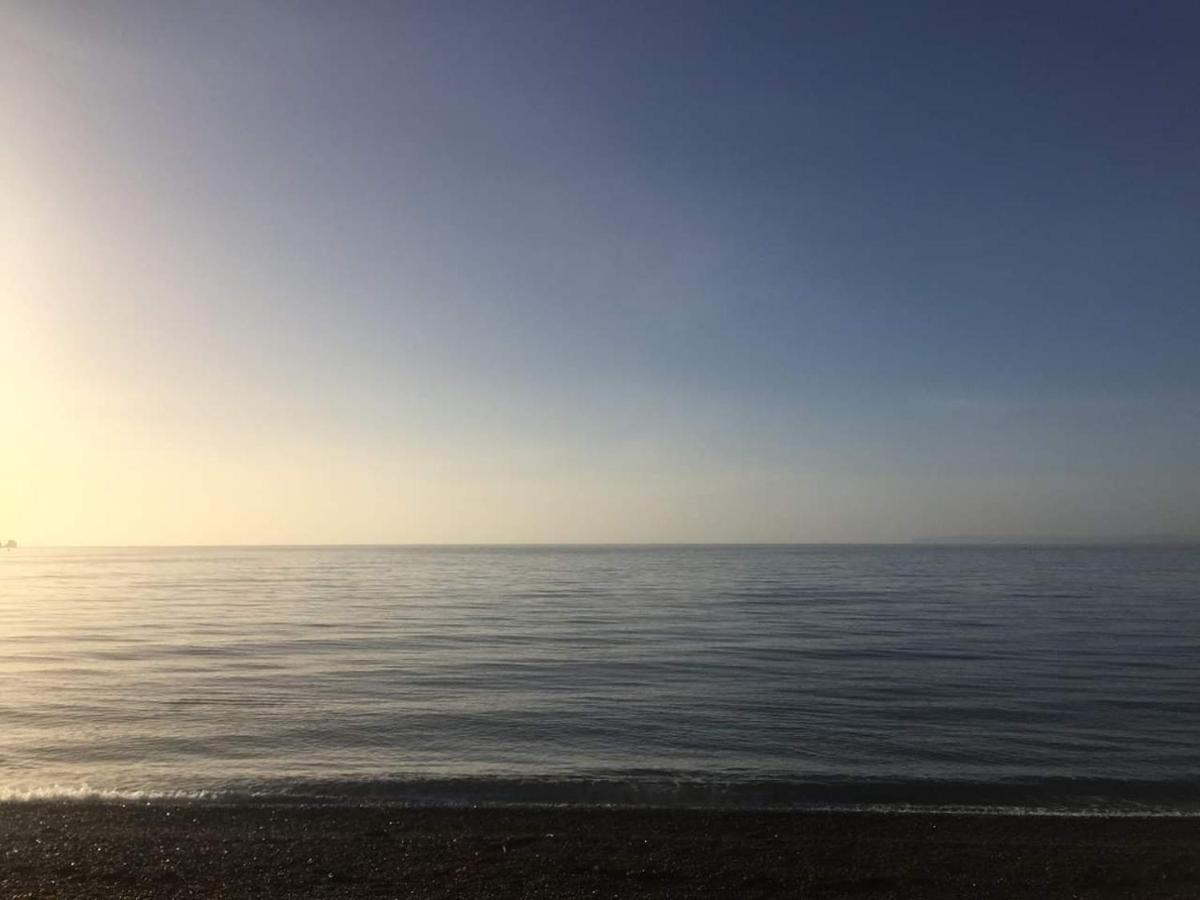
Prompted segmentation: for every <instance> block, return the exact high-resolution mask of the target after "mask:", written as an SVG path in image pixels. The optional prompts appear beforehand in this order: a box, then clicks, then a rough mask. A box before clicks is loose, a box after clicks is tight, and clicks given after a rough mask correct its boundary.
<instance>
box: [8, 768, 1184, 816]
mask: <svg viewBox="0 0 1200 900" xmlns="http://www.w3.org/2000/svg"><path fill="white" fill-rule="evenodd" d="M20 802H25V803H28V802H123V803H128V802H132V803H159V802H162V803H223V804H231V803H252V804H288V805H291V804H302V805H346V804H349V805H381V804H388V805H399V806H412V807H474V806H489V807H505V806H528V807H569V808H643V809H646V808H658V809H722V810H764V811H765V810H793V811H839V810H841V811H873V812H891V813H904V812H921V813H973V814H980V813H983V814H1018V815H1072V816H1146V815H1153V816H1200V779H1186V780H1183V779H1179V780H1171V781H1126V780H1116V779H1105V778H1068V777H1053V778H1042V779H1027V780H1021V781H991V782H983V781H963V780H936V779H893V780H884V779H854V780H850V779H846V780H821V781H811V780H810V781H795V780H782V779H778V780H770V779H769V780H758V781H745V780H737V781H719V780H710V779H704V778H696V777H689V776H686V775H684V776H669V775H662V774H654V775H633V776H622V777H594V778H593V777H578V778H558V779H546V778H511V777H483V778H436V777H417V778H408V777H404V778H376V779H345V780H338V779H329V780H274V781H257V782H237V783H231V784H228V785H226V786H223V787H216V788H202V789H188V790H184V789H162V788H149V787H147V788H138V787H135V788H107V787H95V786H92V785H89V784H86V783H85V784H80V785H61V784H53V785H47V786H34V787H28V786H9V787H3V786H0V803H20Z"/></svg>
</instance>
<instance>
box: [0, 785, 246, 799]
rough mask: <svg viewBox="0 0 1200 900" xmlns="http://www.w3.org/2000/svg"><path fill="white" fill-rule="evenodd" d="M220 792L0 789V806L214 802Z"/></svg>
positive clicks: (60, 787) (89, 787)
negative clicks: (11, 804)
mask: <svg viewBox="0 0 1200 900" xmlns="http://www.w3.org/2000/svg"><path fill="white" fill-rule="evenodd" d="M224 793H225V792H223V791H213V790H192V791H186V790H163V789H151V788H133V789H122V788H103V787H93V786H92V785H90V784H74V785H71V784H49V785H38V786H32V787H27V786H22V785H17V786H7V787H0V803H45V802H81V803H87V802H96V801H103V802H113V803H116V802H130V803H139V802H152V801H174V802H181V803H182V802H189V801H200V800H217V799H219V798H221V797H222V796H224Z"/></svg>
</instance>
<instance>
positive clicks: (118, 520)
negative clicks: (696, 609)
mask: <svg viewBox="0 0 1200 900" xmlns="http://www.w3.org/2000/svg"><path fill="white" fill-rule="evenodd" d="M0 11H2V19H0V115H2V116H3V119H2V120H0V121H2V122H3V128H2V131H3V133H4V134H5V140H4V144H5V145H6V146H5V148H4V149H3V150H0V165H2V166H3V168H0V177H2V178H4V183H5V184H6V185H7V187H6V188H5V193H6V195H7V196H9V197H11V198H13V199H12V202H11V203H9V204H7V206H8V208H7V209H5V210H4V211H3V212H0V228H2V229H3V230H2V231H0V239H3V240H4V241H5V242H6V245H7V252H5V254H4V256H3V257H0V266H3V267H4V268H0V272H4V274H3V278H4V280H3V281H0V291H3V294H0V304H3V306H4V310H3V311H4V313H5V316H6V317H7V321H8V322H9V323H10V328H9V342H8V344H7V345H0V346H3V347H6V349H7V354H8V364H7V366H6V369H5V371H4V376H5V378H6V379H7V381H8V383H9V384H10V385H14V386H15V387H16V388H17V390H14V392H13V393H19V394H20V395H21V396H24V397H26V398H32V399H26V401H25V402H24V403H19V402H18V403H16V407H15V411H14V410H10V415H11V416H15V417H16V418H15V419H14V422H13V424H14V426H15V429H14V430H19V431H20V433H21V434H22V435H23V437H21V438H19V439H18V440H17V442H16V444H15V445H14V446H12V447H10V449H9V451H8V454H9V457H10V458H9V459H8V460H7V465H6V469H7V475H8V478H9V481H10V484H8V485H7V486H6V488H5V493H4V494H3V495H0V528H10V529H11V530H13V532H14V534H18V535H19V534H24V533H28V534H29V535H30V536H31V538H34V539H41V540H45V541H63V542H89V541H99V542H118V543H119V542H124V541H139V542H141V541H146V542H160V541H161V542H173V541H183V542H191V541H196V542H207V541H213V542H226V541H274V540H280V541H392V540H395V541H425V540H429V541H443V540H447V541H458V540H462V541H476V540H499V541H509V540H511V541H523V540H535V541H536V540H549V541H553V540H596V541H605V540H615V541H623V540H662V541H670V540H715V541H719V540H782V541H788V540H800V541H804V540H905V539H908V538H910V537H917V536H921V535H928V534H960V533H974V534H981V535H986V534H997V533H1004V534H1046V533H1051V534H1072V535H1097V534H1129V533H1141V532H1184V533H1189V534H1194V535H1200V512H1198V510H1200V116H1198V114H1197V113H1198V110H1200V53H1198V52H1197V48H1198V47H1200V5H1197V4H1195V3H1193V2H1177V3H1162V2H1148V3H1122V4H1108V3H1098V2H1089V3H1077V4H1076V3H1046V2H1039V3H1020V2H1013V3H988V4H972V3H959V4H945V3H919V2H917V3H904V4H900V3H845V2H838V3H834V2H830V3H807V4H767V3H721V4H717V3H702V2H687V3H667V2H655V3H646V2H638V3H624V2H607V3H583V2H579V3H573V2H562V3H458V2H450V0H442V2H430V3H367V2H356V3H284V2H250V0H238V2H204V3H173V2H165V3H164V2H158V0H155V2H149V0H147V2H98V0H97V2H82V0H81V2H76V3H59V2H47V0H37V2H24V0H0ZM0 252H4V245H0ZM5 258H7V260H8V262H7V264H4V259H5ZM4 269H7V271H4ZM80 448H88V451H87V452H84V451H82V450H81V449H80ZM97 448H98V449H97ZM93 450H94V451H95V452H92V451H93ZM73 498H74V499H73ZM81 498H83V499H81ZM5 505H7V507H8V515H5V512H4V507H5ZM9 519H11V520H12V523H11V524H9V522H8V520H9ZM0 537H2V536H0Z"/></svg>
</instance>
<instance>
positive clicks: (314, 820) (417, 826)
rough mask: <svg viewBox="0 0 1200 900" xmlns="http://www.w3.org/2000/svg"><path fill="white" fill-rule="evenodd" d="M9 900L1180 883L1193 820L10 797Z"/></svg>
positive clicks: (1198, 882)
mask: <svg viewBox="0 0 1200 900" xmlns="http://www.w3.org/2000/svg"><path fill="white" fill-rule="evenodd" d="M0 895H3V896H6V897H106V898H142V897H185V896H223V897H267V898H272V897H280V898H282V897H288V898H299V897H325V898H340V897H397V896H404V897H415V898H424V897H467V898H471V897H479V898H483V897H664V898H665V897H711V896H737V897H776V896H780V897H783V896H797V895H813V896H820V897H843V896H846V897H849V896H859V897H861V896H868V897H930V898H939V897H962V896H974V897H1022V896H1079V897H1114V898H1115V897H1129V896H1149V897H1195V896H1198V895H1200V818H1197V817H1194V816H1135V815H1118V816H1078V815H1069V816H1055V815H1019V814H997V813H986V814H958V813H922V812H914V811H904V812H833V811H830V812H812V811H805V812H788V811H760V812H752V811H719V810H694V809H693V810H686V809H678V810H667V809H604V808H593V809H584V808H578V807H576V808H547V807H516V806H509V807H476V808H469V807H424V808H422V807H411V806H393V805H386V804H380V805H363V806H347V805H332V804H329V805H326V804H322V805H304V804H295V805H293V804H253V805H250V804H222V803H220V802H217V801H211V802H201V803H177V802H170V801H162V800H156V801H152V802H137V803H134V802H121V803H116V802H98V801H85V800H78V801H65V802H46V801H32V800H31V801H19V802H10V803H5V804H0Z"/></svg>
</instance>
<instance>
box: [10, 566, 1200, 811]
mask: <svg viewBox="0 0 1200 900" xmlns="http://www.w3.org/2000/svg"><path fill="white" fill-rule="evenodd" d="M95 794H113V795H119V796H132V797H143V796H146V797H151V796H157V795H176V794H178V795H187V796H204V795H207V796H211V795H217V796H246V795H254V796H263V797H272V798H306V799H311V798H324V799H334V800H339V799H340V800H344V799H351V800H355V801H364V802H369V801H372V800H376V799H391V800H401V801H412V802H435V803H436V802H452V803H489V802H514V801H515V802H535V803H541V802H546V803H583V804H604V803H615V804H627V803H631V804H638V803H652V804H660V805H730V806H752V807H759V806H830V805H832V806H846V805H849V806H855V805H864V804H866V805H875V804H883V805H890V806H895V807H903V806H911V805H926V804H928V805H933V806H940V807H948V808H961V807H987V808H1008V807H1021V808H1040V809H1057V810H1064V809H1065V810H1094V809H1104V810H1142V809H1153V810H1161V811H1186V812H1196V811H1200V550H1197V549H1196V548H1167V547H1105V548H1096V547H1073V548H1049V547H1039V548H1018V547H974V548H972V547H925V546H911V547H844V546H839V547H813V546H802V547H517V548H501V547H439V548H414V547H362V548H228V549H210V548H204V549H61V550H60V549H20V550H16V551H11V552H7V553H0V797H4V798H8V799H18V798H25V797H45V796H50V797H74V796H91V795H95Z"/></svg>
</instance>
